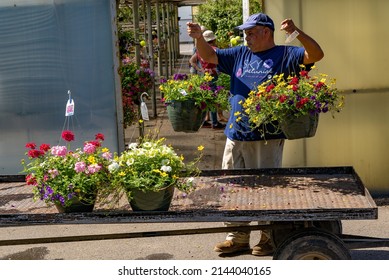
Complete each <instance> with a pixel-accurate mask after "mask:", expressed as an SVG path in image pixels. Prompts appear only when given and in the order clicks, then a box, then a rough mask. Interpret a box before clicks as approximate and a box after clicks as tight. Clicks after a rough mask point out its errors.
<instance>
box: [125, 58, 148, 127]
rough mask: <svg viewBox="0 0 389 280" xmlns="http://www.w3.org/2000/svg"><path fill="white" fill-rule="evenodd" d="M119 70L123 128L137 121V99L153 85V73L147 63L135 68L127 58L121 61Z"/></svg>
mask: <svg viewBox="0 0 389 280" xmlns="http://www.w3.org/2000/svg"><path fill="white" fill-rule="evenodd" d="M122 63H123V65H122V67H121V68H120V71H119V73H120V76H121V85H122V100H123V118H124V119H123V124H124V127H127V126H130V125H132V124H133V123H134V122H135V121H137V120H138V115H139V107H138V105H139V98H140V95H141V94H142V93H143V92H148V91H149V90H150V89H151V88H152V86H153V83H154V72H153V71H152V70H151V69H150V68H147V67H148V64H147V62H145V61H144V62H143V66H139V67H138V66H137V65H136V64H135V63H134V62H132V61H131V60H130V59H129V58H125V59H123V62H122Z"/></svg>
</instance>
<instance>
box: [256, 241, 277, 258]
mask: <svg viewBox="0 0 389 280" xmlns="http://www.w3.org/2000/svg"><path fill="white" fill-rule="evenodd" d="M273 252H274V246H273V242H272V241H271V239H270V238H267V237H265V238H261V240H260V241H259V243H258V244H257V245H255V246H254V247H253V250H252V252H251V254H253V255H254V256H267V255H271V254H272V253H273Z"/></svg>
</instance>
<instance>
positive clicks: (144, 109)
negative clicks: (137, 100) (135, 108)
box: [140, 102, 149, 121]
mask: <svg viewBox="0 0 389 280" xmlns="http://www.w3.org/2000/svg"><path fill="white" fill-rule="evenodd" d="M140 112H141V114H142V119H143V120H145V121H148V120H149V111H148V110H147V105H146V103H144V102H142V103H141V104H140Z"/></svg>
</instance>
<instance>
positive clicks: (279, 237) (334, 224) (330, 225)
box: [271, 220, 343, 247]
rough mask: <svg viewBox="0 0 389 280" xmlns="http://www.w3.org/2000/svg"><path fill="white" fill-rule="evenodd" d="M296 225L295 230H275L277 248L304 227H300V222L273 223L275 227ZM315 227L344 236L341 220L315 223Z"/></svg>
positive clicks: (274, 238)
mask: <svg viewBox="0 0 389 280" xmlns="http://www.w3.org/2000/svg"><path fill="white" fill-rule="evenodd" d="M291 223H292V224H294V227H295V228H279V229H274V230H272V232H271V236H272V241H273V244H274V245H275V246H276V247H277V246H278V245H280V244H281V243H282V242H283V241H284V240H285V239H286V238H287V237H288V236H290V234H291V233H292V232H294V231H296V229H298V228H299V227H303V226H302V225H300V226H299V225H298V222H282V221H281V222H271V224H273V225H287V224H291ZM313 226H314V227H315V228H319V229H323V230H326V231H328V232H330V233H333V234H336V235H339V234H342V231H343V228H342V221H341V220H333V221H313Z"/></svg>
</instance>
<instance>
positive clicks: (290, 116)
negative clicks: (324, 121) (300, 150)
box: [243, 66, 344, 139]
mask: <svg viewBox="0 0 389 280" xmlns="http://www.w3.org/2000/svg"><path fill="white" fill-rule="evenodd" d="M301 67H302V68H301V71H300V72H299V73H298V75H291V76H289V77H284V75H283V74H280V75H274V76H273V78H272V79H270V80H268V81H266V82H264V83H262V84H260V85H259V86H258V87H256V88H255V90H253V91H251V92H250V93H249V96H248V98H247V99H246V100H245V102H244V103H243V108H244V110H245V112H244V113H245V114H246V115H247V116H248V118H249V121H250V123H251V125H252V127H253V128H256V129H260V130H261V132H262V134H265V133H268V132H269V130H268V129H267V127H269V125H270V126H271V127H272V128H274V127H275V129H274V131H275V133H280V132H281V131H282V132H283V133H284V134H285V135H286V137H287V138H288V139H298V138H303V137H312V136H314V135H315V132H316V127H317V124H318V117H319V114H320V113H327V112H331V113H333V114H334V113H335V112H339V111H340V110H341V109H342V107H343V105H344V96H342V95H340V94H339V92H338V90H337V88H336V87H335V79H330V78H329V77H328V75H326V74H322V73H319V74H317V75H314V76H310V75H309V72H308V71H306V70H305V68H304V66H301Z"/></svg>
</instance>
